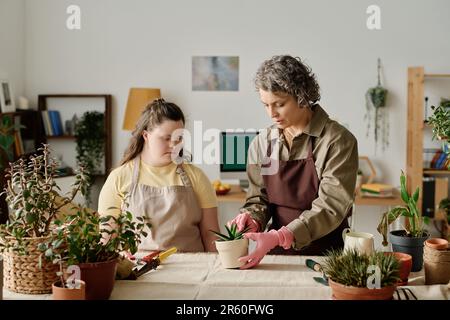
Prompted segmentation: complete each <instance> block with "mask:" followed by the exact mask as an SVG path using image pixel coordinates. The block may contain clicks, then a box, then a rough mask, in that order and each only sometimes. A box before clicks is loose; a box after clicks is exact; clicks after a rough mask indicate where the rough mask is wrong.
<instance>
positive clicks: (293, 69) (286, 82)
mask: <svg viewBox="0 0 450 320" xmlns="http://www.w3.org/2000/svg"><path fill="white" fill-rule="evenodd" d="M255 87H256V90H259V89H262V90H264V91H270V92H283V93H287V94H289V95H291V96H293V97H295V98H296V99H297V103H298V105H299V106H300V107H304V106H311V105H313V104H315V103H316V102H317V101H319V100H320V87H319V84H318V83H317V80H316V76H315V75H314V73H312V71H311V69H310V68H309V67H308V66H307V65H306V64H304V63H303V62H302V61H301V60H300V58H298V57H296V58H294V57H292V56H288V55H282V56H274V57H272V58H271V59H269V60H266V61H264V62H263V63H262V64H261V66H260V67H259V68H258V71H257V72H256V76H255Z"/></svg>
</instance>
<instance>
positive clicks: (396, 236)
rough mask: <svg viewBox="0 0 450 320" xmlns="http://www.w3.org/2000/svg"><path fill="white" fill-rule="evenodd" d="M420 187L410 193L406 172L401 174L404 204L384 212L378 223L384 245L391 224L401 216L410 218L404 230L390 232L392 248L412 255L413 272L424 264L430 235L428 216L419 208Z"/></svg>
mask: <svg viewBox="0 0 450 320" xmlns="http://www.w3.org/2000/svg"><path fill="white" fill-rule="evenodd" d="M419 192H420V188H419V187H417V188H416V191H415V192H414V194H412V195H410V194H409V193H408V191H407V188H406V177H405V174H404V173H403V171H402V173H401V176H400V195H401V198H402V200H403V201H404V202H405V205H404V206H397V207H395V208H393V209H391V210H390V211H388V212H385V213H384V214H383V217H382V219H381V222H380V224H379V225H378V228H377V230H378V232H379V233H380V234H381V235H382V236H383V245H384V246H387V245H388V242H387V232H388V228H389V225H390V224H391V223H393V222H394V221H395V220H397V219H398V218H400V217H402V216H403V217H405V218H406V219H407V220H408V223H407V224H406V226H404V228H403V230H394V231H391V232H390V240H391V243H392V250H393V251H395V252H402V253H407V254H409V255H411V256H412V259H413V265H412V270H411V271H413V272H416V271H420V270H421V269H422V265H423V244H424V242H425V240H426V239H428V237H429V236H430V235H429V233H428V232H427V231H426V230H424V223H428V219H427V218H428V217H423V216H422V214H421V212H420V210H419V209H418V208H417V201H418V200H419Z"/></svg>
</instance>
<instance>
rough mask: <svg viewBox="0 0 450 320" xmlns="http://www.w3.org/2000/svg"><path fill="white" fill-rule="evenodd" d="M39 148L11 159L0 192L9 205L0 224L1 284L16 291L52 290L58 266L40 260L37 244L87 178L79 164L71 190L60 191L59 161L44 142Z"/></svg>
mask: <svg viewBox="0 0 450 320" xmlns="http://www.w3.org/2000/svg"><path fill="white" fill-rule="evenodd" d="M38 152H39V154H36V155H32V156H30V158H29V159H19V160H18V161H16V162H14V163H11V164H10V167H9V168H8V169H7V175H6V182H7V184H6V187H5V189H4V191H3V192H2V194H5V195H6V201H7V203H8V206H9V208H10V214H9V220H8V222H7V223H6V224H4V225H0V252H1V253H3V259H4V286H5V288H6V289H8V290H10V291H14V292H18V293H29V294H38V293H49V292H51V289H52V283H53V282H54V281H55V280H57V277H56V272H57V268H56V266H55V265H53V264H52V263H50V262H47V261H45V259H42V252H41V251H40V250H39V249H38V246H39V245H40V244H41V243H42V242H45V241H47V240H48V238H49V236H50V235H51V232H52V229H53V228H54V227H55V225H54V222H55V220H56V219H57V218H58V215H59V214H60V213H61V212H62V211H63V210H64V208H65V207H66V206H67V205H68V204H69V203H71V201H72V200H73V199H74V197H75V196H76V195H77V193H78V192H79V191H80V190H81V189H82V188H83V185H84V183H85V181H86V180H85V176H84V174H83V171H82V168H81V170H80V172H79V173H78V174H77V176H76V180H75V183H74V184H73V186H72V189H71V191H69V192H68V193H67V194H66V195H64V196H60V195H59V194H58V192H57V191H58V190H59V187H58V185H57V184H56V182H55V180H54V178H55V177H56V175H57V168H58V165H59V164H58V163H57V161H56V160H55V159H54V158H52V157H51V151H50V149H49V146H48V145H46V144H44V145H43V147H42V148H39V149H38Z"/></svg>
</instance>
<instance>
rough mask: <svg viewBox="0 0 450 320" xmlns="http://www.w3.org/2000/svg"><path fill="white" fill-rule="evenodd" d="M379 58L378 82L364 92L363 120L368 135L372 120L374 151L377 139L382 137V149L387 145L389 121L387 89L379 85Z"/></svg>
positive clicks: (379, 63) (379, 61)
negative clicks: (364, 111) (365, 122)
mask: <svg viewBox="0 0 450 320" xmlns="http://www.w3.org/2000/svg"><path fill="white" fill-rule="evenodd" d="M380 70H381V60H380V59H379V58H378V68H377V73H378V84H377V86H376V87H373V88H369V89H368V90H367V92H366V114H365V116H364V120H366V121H367V134H366V136H367V137H369V133H370V129H371V125H372V122H373V127H374V139H375V151H376V149H377V144H378V140H379V138H380V134H381V139H382V150H383V151H384V150H385V149H386V148H387V147H388V146H389V121H388V119H387V111H386V110H385V109H386V108H384V107H385V106H386V98H387V93H388V91H387V90H386V89H385V88H383V87H382V86H381V80H380Z"/></svg>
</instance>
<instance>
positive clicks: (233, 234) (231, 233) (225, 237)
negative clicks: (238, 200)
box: [210, 223, 249, 241]
mask: <svg viewBox="0 0 450 320" xmlns="http://www.w3.org/2000/svg"><path fill="white" fill-rule="evenodd" d="M225 229H226V230H227V233H228V234H223V233H220V232H216V231H214V230H210V231H211V232H212V233H214V234H215V235H216V236H217V237H218V238H219V239H218V241H233V240H239V239H243V238H244V233H246V232H247V231H248V230H249V227H247V226H246V227H245V228H244V230H241V231H238V228H237V224H235V223H233V224H231V226H230V227H228V226H227V225H225Z"/></svg>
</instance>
